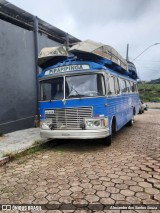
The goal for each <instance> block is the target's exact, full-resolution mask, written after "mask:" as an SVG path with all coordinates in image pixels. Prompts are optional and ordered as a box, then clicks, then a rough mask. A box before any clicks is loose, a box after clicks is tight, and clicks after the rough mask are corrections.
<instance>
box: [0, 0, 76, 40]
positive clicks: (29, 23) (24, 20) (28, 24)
mask: <svg viewBox="0 0 160 213" xmlns="http://www.w3.org/2000/svg"><path fill="white" fill-rule="evenodd" d="M0 18H2V19H4V20H6V21H8V22H11V23H13V24H16V25H18V26H21V27H24V28H27V29H28V30H33V29H34V18H35V16H34V15H32V14H30V13H28V12H26V11H25V10H22V9H21V8H19V7H17V6H15V5H13V4H11V3H10V2H8V1H6V0H0ZM37 19H38V24H39V32H42V33H44V34H46V35H48V36H49V37H50V38H51V37H53V39H54V40H55V39H57V40H59V42H60V41H61V43H64V42H65V41H66V35H67V36H68V38H69V42H70V43H76V42H79V41H80V40H79V39H77V38H75V37H74V36H72V35H70V34H68V33H66V32H64V31H63V30H60V29H58V28H57V27H55V26H52V25H51V24H49V23H47V22H45V21H43V20H42V19H40V18H38V17H37Z"/></svg>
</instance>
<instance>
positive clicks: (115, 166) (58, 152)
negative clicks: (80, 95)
mask: <svg viewBox="0 0 160 213" xmlns="http://www.w3.org/2000/svg"><path fill="white" fill-rule="evenodd" d="M0 187H1V191H0V203H1V204H3V203H8V204H11V203H12V204H14V203H16V204H20V203H28V204H29V203H33V204H46V203H48V204H53V203H54V204H58V203H71V202H72V203H73V205H74V204H84V205H86V206H87V205H88V204H91V203H98V204H159V203H160V111H159V110H149V111H148V112H145V113H144V114H143V115H137V116H136V118H135V123H134V126H133V127H124V128H123V129H122V130H121V131H120V132H119V133H117V134H116V136H115V137H114V140H113V144H112V145H111V146H110V147H104V146H103V145H102V144H101V143H100V141H98V140H95V141H94V140H91V141H89V140H88V141H84V140H81V141H70V142H68V143H65V144H62V145H60V146H57V147H52V148H51V149H50V150H43V151H40V152H37V153H34V154H32V155H28V156H23V157H21V158H19V159H17V160H14V161H13V162H10V163H8V164H7V165H6V166H3V167H1V168H0ZM99 206H100V205H99ZM43 212H45V211H43ZM48 212H60V211H48ZM68 212H71V211H68ZM75 212H77V213H78V212H82V211H78V210H77V211H75ZM86 212H87V211H86ZM103 212H104V211H103ZM107 212H110V213H114V212H116V213H119V212H120V211H119V210H117V211H114V210H113V211H107ZM121 212H122V213H124V212H125V213H127V212H130V213H132V212H139V213H141V212H156V213H157V212H159V210H157V211H153V210H152V211H150V210H147V211H142V210H136V211H135V210H134V211H132V210H131V211H128V210H127V211H126V210H125V211H122V210H121Z"/></svg>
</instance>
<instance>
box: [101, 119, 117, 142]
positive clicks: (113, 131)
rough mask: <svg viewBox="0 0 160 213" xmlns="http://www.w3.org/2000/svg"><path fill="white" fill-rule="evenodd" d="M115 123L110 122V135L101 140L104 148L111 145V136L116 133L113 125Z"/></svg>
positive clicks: (113, 121)
mask: <svg viewBox="0 0 160 213" xmlns="http://www.w3.org/2000/svg"><path fill="white" fill-rule="evenodd" d="M115 122H116V121H115V120H112V125H111V135H109V136H107V137H106V138H103V139H102V141H103V145H104V146H110V145H111V144H112V136H113V134H114V133H115V132H116V129H115V127H116V126H115V125H116V123H115Z"/></svg>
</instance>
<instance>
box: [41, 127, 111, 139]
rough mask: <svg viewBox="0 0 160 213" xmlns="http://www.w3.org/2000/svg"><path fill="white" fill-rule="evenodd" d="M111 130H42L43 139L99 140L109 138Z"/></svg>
mask: <svg viewBox="0 0 160 213" xmlns="http://www.w3.org/2000/svg"><path fill="white" fill-rule="evenodd" d="M109 134H110V133H109V128H106V129H97V130H41V132H40V135H41V137H42V138H53V139H62V138H63V139H98V138H105V137H107V136H109Z"/></svg>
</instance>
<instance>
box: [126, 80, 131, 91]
mask: <svg viewBox="0 0 160 213" xmlns="http://www.w3.org/2000/svg"><path fill="white" fill-rule="evenodd" d="M126 83H127V91H128V92H129V93H130V92H131V90H130V87H131V86H130V82H129V81H126Z"/></svg>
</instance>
